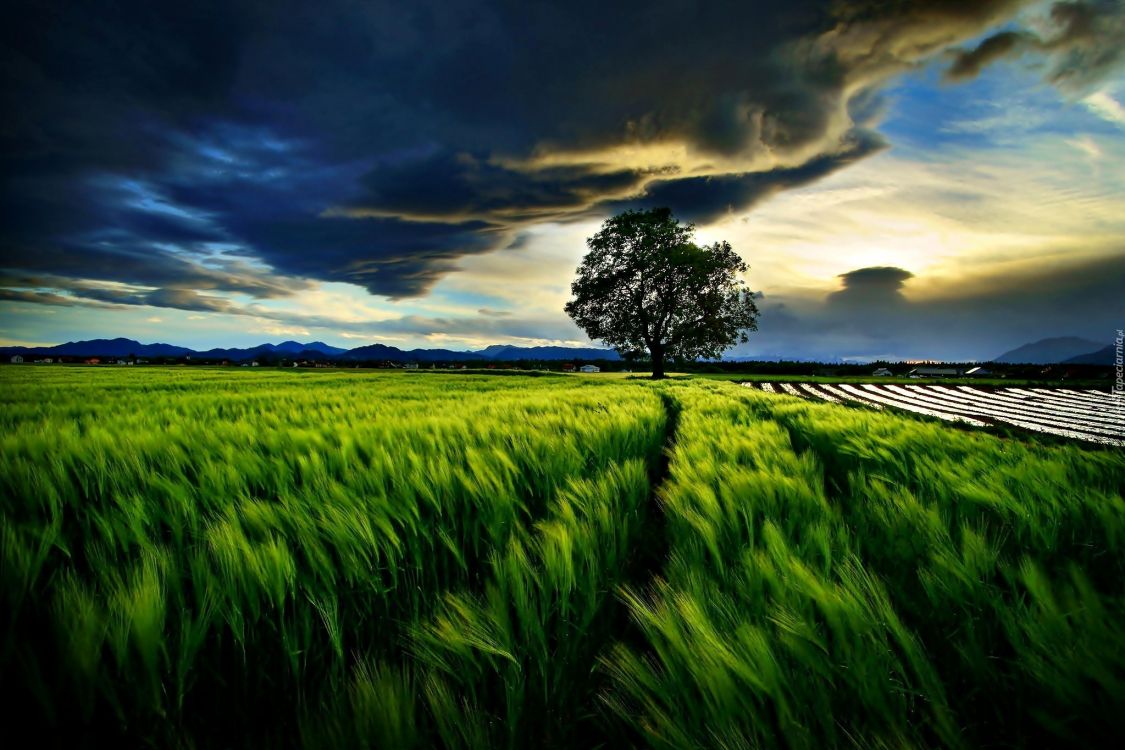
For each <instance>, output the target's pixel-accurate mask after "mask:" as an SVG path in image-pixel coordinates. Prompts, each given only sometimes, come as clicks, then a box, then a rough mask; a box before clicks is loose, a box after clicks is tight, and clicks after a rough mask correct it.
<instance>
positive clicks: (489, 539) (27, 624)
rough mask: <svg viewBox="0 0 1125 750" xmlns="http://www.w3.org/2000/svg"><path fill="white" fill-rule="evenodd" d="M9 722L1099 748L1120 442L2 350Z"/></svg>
mask: <svg viewBox="0 0 1125 750" xmlns="http://www.w3.org/2000/svg"><path fill="white" fill-rule="evenodd" d="M0 401H2V409H0V428H2V431H0V440H2V441H3V451H2V457H0V492H2V495H3V529H2V537H0V566H2V597H3V599H2V615H0V617H2V618H3V627H4V632H3V652H2V655H0V679H2V681H3V692H4V695H5V698H4V702H3V706H4V708H3V710H4V714H5V716H4V726H5V731H6V732H7V733H8V734H9V735H10V736H28V737H39V738H41V742H42V744H65V746H67V747H107V746H108V747H155V748H204V747H224V748H225V747H313V748H352V747H357V748H358V747H364V748H396V749H397V748H430V747H438V748H523V747H533V748H535V747H540V748H596V747H604V748H620V747H656V748H712V747H714V748H728V749H730V750H734V749H737V748H837V747H839V748H908V747H950V748H975V747H1031V746H1052V747H1063V746H1076V747H1091V746H1098V745H1100V744H1103V743H1108V742H1110V741H1111V740H1112V738H1114V737H1118V738H1120V735H1121V732H1122V727H1121V723H1122V721H1125V554H1123V553H1125V502H1123V500H1122V487H1123V485H1125V454H1123V453H1122V452H1121V451H1119V450H1113V449H1097V448H1090V447H1085V446H1079V445H1071V444H1061V443H1057V442H1056V443H1045V442H1037V441H1034V440H1032V439H1023V438H1019V437H1001V436H997V435H993V434H988V433H987V432H982V431H970V430H966V429H959V428H954V427H948V426H944V425H940V424H936V423H933V422H930V421H926V420H923V419H915V418H911V417H906V416H898V415H892V414H886V413H874V412H868V411H864V410H860V409H856V408H849V407H844V406H838V405H832V404H816V403H811V402H808V401H802V400H799V399H796V398H790V397H786V396H771V395H768V394H763V393H761V392H756V391H751V390H749V389H746V388H741V387H739V386H738V385H736V384H732V383H726V382H718V381H706V380H698V379H696V380H692V379H675V380H670V381H663V382H649V381H645V380H641V379H636V380H629V379H622V378H616V379H615V378H603V377H581V376H562V375H559V376H541V377H529V376H506V377H500V376H481V375H458V374H434V373H425V372H418V373H412V374H407V373H401V372H398V373H395V372H391V373H373V372H370V371H355V372H349V371H315V372H313V371H307V372H287V371H280V370H263V371H250V370H239V371H232V370H229V369H227V370H223V369H219V368H216V369H188V368H178V369H176V368H168V369H158V368H153V369H146V370H139V369H138V370H134V369H133V368H130V369H129V370H128V371H122V370H114V369H109V368H103V369H96V368H77V367H76V368H62V367H56V368H2V369H0Z"/></svg>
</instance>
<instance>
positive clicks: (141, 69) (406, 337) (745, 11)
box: [0, 0, 1125, 360]
mask: <svg viewBox="0 0 1125 750" xmlns="http://www.w3.org/2000/svg"><path fill="white" fill-rule="evenodd" d="M14 5H15V7H13V8H12V12H11V13H10V18H13V19H19V20H18V21H17V22H15V23H11V24H8V25H7V26H6V27H5V28H4V30H3V31H0V35H2V36H3V50H4V52H3V66H4V87H3V96H4V112H5V113H6V115H5V118H4V121H3V125H2V127H0V153H2V154H3V159H4V168H3V172H2V174H0V200H2V201H3V206H4V210H3V224H2V229H0V344H9V345H11V344H34V345H43V344H56V343H61V342H64V341H72V340H81V339H89V338H102V337H115V336H126V337H129V338H134V339H138V340H140V341H142V342H145V343H150V342H155V341H161V342H167V343H172V344H178V345H182V346H189V347H194V348H211V347H213V346H249V345H256V344H259V343H262V342H264V341H280V340H282V339H298V340H301V341H310V340H320V341H325V342H328V343H330V344H334V345H339V346H345V347H354V346H361V345H365V344H371V343H377V342H378V343H385V344H389V345H393V346H399V347H401V348H414V347H434V348H436V347H442V348H453V349H474V348H481V347H484V346H487V345H490V344H496V343H505V344H507V343H512V344H519V345H543V344H554V345H574V346H578V345H587V344H589V343H590V342H589V341H588V339H587V338H586V337H585V335H584V334H583V333H582V332H581V331H580V330H579V329H578V328H577V327H576V326H575V325H574V324H573V323H572V322H571V321H570V320H569V319H568V318H567V317H566V315H565V314H564V313H563V305H564V304H565V302H566V301H567V299H568V298H569V288H570V282H571V281H572V280H573V277H574V272H575V269H576V267H577V265H578V263H579V261H580V259H581V257H582V255H583V254H584V252H585V250H586V248H585V239H586V238H587V237H589V236H590V235H591V234H593V233H594V232H595V231H597V229H598V228H599V227H600V225H601V222H603V221H604V220H605V219H606V218H607V217H609V216H611V215H613V214H614V213H616V212H619V211H621V210H625V209H628V208H647V207H654V206H667V207H669V208H671V209H672V210H673V212H674V213H675V215H676V216H677V217H679V218H680V219H681V220H683V221H690V222H693V223H694V224H695V225H696V231H697V237H698V239H699V241H701V242H713V241H719V240H726V241H729V242H730V243H731V244H732V245H733V246H734V248H735V250H737V251H738V252H739V253H740V255H741V256H742V257H743V258H744V259H745V260H746V262H747V263H748V264H749V266H750V270H749V272H748V273H747V275H746V281H747V283H748V284H749V286H750V287H751V288H752V289H754V290H756V291H757V292H758V293H759V294H760V297H761V299H760V300H759V308H760V310H761V320H760V322H759V330H758V331H757V332H755V333H753V334H751V336H750V341H749V343H747V344H743V345H740V346H739V347H737V348H736V349H734V350H732V351H731V352H730V354H732V355H734V356H785V357H800V358H837V357H841V358H854V359H857V360H862V359H874V358H890V359H919V358H926V359H949V360H977V359H980V360H984V359H989V358H991V357H994V356H996V355H998V354H1000V353H1001V352H1003V351H1006V350H1008V349H1011V348H1014V347H1016V346H1018V345H1021V344H1023V343H1026V342H1028V341H1034V340H1036V339H1040V338H1045V337H1050V336H1083V337H1086V338H1089V339H1091V340H1094V341H1098V342H1104V343H1106V344H1108V343H1110V342H1111V341H1112V339H1113V338H1114V336H1115V333H1116V330H1117V329H1118V328H1121V327H1125V301H1123V300H1125V293H1123V290H1125V0H1075V1H1073V2H1042V1H1036V2H1024V1H1021V0H930V1H929V2H911V1H910V0H896V1H895V2H882V1H878V0H776V1H775V0H766V1H764V2H747V1H746V0H743V1H742V2H738V3H721V2H715V3H696V2H686V1H684V0H647V1H646V2H615V3H605V2H566V3H562V2H559V3H550V2H541V3H532V2H496V1H493V0H484V1H481V0H475V1H474V2H450V1H446V2H429V1H426V0H420V1H418V2H412V3H407V4H404V3H396V2H358V1H353V0H325V1H324V2H319V3H312V4H310V3H290V2H286V1H285V0H275V1H274V2H239V1H234V0H222V1H216V2H211V1H210V0H203V1H202V2H194V3H161V2H152V1H151V0H150V1H148V2H129V1H127V2H102V1H99V0H95V1H92V2H88V3H63V2H53V0H34V1H33V2H19V1H17V2H15V4H14Z"/></svg>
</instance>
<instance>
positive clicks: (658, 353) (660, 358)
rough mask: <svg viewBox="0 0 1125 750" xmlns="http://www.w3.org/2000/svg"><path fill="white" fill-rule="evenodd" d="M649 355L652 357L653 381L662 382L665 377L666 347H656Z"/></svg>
mask: <svg viewBox="0 0 1125 750" xmlns="http://www.w3.org/2000/svg"><path fill="white" fill-rule="evenodd" d="M649 353H650V354H651V355H652V379H653V380H660V379H661V378H663V377H664V347H662V346H654V347H652V348H651V349H650V350H649Z"/></svg>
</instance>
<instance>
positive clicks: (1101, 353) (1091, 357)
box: [1063, 345, 1117, 365]
mask: <svg viewBox="0 0 1125 750" xmlns="http://www.w3.org/2000/svg"><path fill="white" fill-rule="evenodd" d="M1116 361H1117V351H1116V350H1115V348H1114V347H1113V346H1112V345H1111V346H1103V347H1102V348H1101V349H1098V350H1097V351H1096V352H1088V353H1086V354H1080V355H1078V356H1077V357H1071V358H1070V359H1068V360H1066V361H1065V362H1063V364H1066V365H1112V364H1114V362H1116Z"/></svg>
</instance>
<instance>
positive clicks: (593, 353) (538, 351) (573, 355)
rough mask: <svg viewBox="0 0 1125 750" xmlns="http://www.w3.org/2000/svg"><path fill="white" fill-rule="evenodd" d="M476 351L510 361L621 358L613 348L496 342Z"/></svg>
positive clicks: (491, 357)
mask: <svg viewBox="0 0 1125 750" xmlns="http://www.w3.org/2000/svg"><path fill="white" fill-rule="evenodd" d="M476 353H477V354H479V355H481V356H483V357H487V358H488V359H492V360H497V361H509V362H510V361H513V360H518V359H543V360H558V359H605V360H610V361H614V362H615V361H617V360H619V359H621V357H620V356H619V355H618V354H617V352H615V351H614V350H613V349H594V348H584V349H583V348H571V347H566V346H505V345H504V344H494V345H492V346H489V347H486V348H484V349H481V350H480V351H478V352H476Z"/></svg>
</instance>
